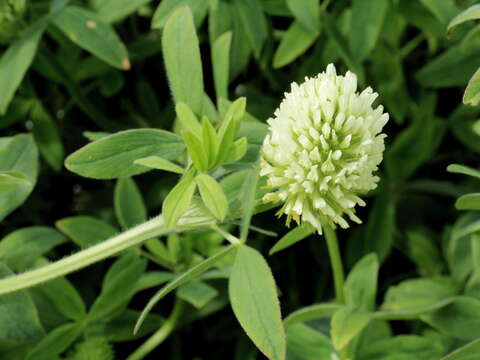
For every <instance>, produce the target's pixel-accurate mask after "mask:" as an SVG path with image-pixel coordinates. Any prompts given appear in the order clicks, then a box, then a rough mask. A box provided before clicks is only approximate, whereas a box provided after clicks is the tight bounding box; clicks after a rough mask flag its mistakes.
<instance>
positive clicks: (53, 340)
mask: <svg viewBox="0 0 480 360" xmlns="http://www.w3.org/2000/svg"><path fill="white" fill-rule="evenodd" d="M81 333H82V328H81V327H80V326H79V325H78V324H76V323H68V324H65V325H62V326H59V327H57V328H56V329H55V330H53V331H52V332H50V333H49V334H48V335H47V336H46V337H44V338H43V339H42V341H40V342H39V343H38V344H37V345H35V347H34V348H33V349H32V350H31V351H30V352H29V353H28V356H27V358H26V359H25V360H51V359H55V358H57V356H58V355H60V354H61V353H62V352H64V351H65V350H66V349H67V348H68V347H69V346H70V345H72V344H73V342H74V341H75V340H76V339H77V338H78V337H79V336H80V335H81Z"/></svg>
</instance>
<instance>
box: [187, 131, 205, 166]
mask: <svg viewBox="0 0 480 360" xmlns="http://www.w3.org/2000/svg"><path fill="white" fill-rule="evenodd" d="M182 137H183V141H184V142H185V145H186V146H187V150H188V155H189V156H190V158H191V159H192V162H193V164H194V165H195V168H196V169H197V170H198V171H201V172H203V171H206V170H207V168H208V154H207V153H206V152H205V149H204V147H203V144H202V141H201V140H200V139H199V138H198V137H197V136H196V135H195V134H194V133H193V132H191V131H182Z"/></svg>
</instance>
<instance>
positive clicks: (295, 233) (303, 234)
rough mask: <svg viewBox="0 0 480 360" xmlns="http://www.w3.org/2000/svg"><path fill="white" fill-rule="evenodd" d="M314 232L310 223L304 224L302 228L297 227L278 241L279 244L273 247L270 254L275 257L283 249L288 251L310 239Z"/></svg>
mask: <svg viewBox="0 0 480 360" xmlns="http://www.w3.org/2000/svg"><path fill="white" fill-rule="evenodd" d="M314 232H315V228H314V227H313V226H311V225H310V224H309V223H304V224H302V225H301V226H297V227H295V228H294V229H292V230H290V231H289V232H288V233H287V234H286V235H284V236H283V237H282V238H281V239H280V240H278V241H277V243H276V244H275V245H273V246H272V248H271V249H270V252H269V253H268V254H269V255H273V254H275V253H277V252H279V251H281V250H283V249H286V248H288V247H290V246H292V245H294V244H296V243H297V242H299V241H301V240H303V239H305V238H307V237H309V236H310V235H312V234H313V233H314Z"/></svg>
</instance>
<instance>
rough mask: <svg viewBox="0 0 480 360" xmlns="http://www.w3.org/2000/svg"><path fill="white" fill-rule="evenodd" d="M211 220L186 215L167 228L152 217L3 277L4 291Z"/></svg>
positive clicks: (0, 288) (0, 292) (1, 287)
mask: <svg viewBox="0 0 480 360" xmlns="http://www.w3.org/2000/svg"><path fill="white" fill-rule="evenodd" d="M181 221H182V219H181ZM210 224H211V220H210V219H209V218H202V217H193V218H185V220H183V221H182V223H181V224H180V225H178V226H176V227H174V228H167V227H166V226H165V225H164V223H163V217H162V216H161V215H160V216H157V217H155V218H153V219H152V220H149V221H147V222H145V223H143V224H141V225H138V226H135V227H133V228H131V229H130V230H127V231H125V232H123V233H121V234H119V235H117V236H114V237H112V238H110V239H108V240H105V241H103V242H101V243H99V244H97V245H94V246H92V247H90V248H88V249H85V250H82V251H80V252H78V253H76V254H73V255H70V256H68V257H66V258H63V259H61V260H59V261H56V262H54V263H51V264H48V265H46V266H42V267H40V268H37V269H34V270H30V271H27V272H26V273H23V274H20V275H16V276H11V277H7V278H4V279H0V295H3V294H8V293H11V292H14V291H18V290H22V289H26V288H29V287H31V286H34V285H38V284H40V283H43V282H46V281H48V280H51V279H54V278H56V277H59V276H63V275H67V274H69V273H71V272H73V271H76V270H79V269H82V268H84V267H86V266H88V265H91V264H93V263H95V262H97V261H100V260H103V259H105V258H107V257H109V256H112V255H115V254H117V253H119V252H121V251H122V250H125V249H127V248H129V247H131V246H135V245H138V244H140V243H142V242H143V241H145V240H147V239H151V238H153V237H156V236H161V235H164V234H168V233H172V232H181V231H185V230H187V229H191V228H196V227H203V226H206V225H210Z"/></svg>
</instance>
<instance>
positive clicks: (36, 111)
mask: <svg viewBox="0 0 480 360" xmlns="http://www.w3.org/2000/svg"><path fill="white" fill-rule="evenodd" d="M30 115H31V119H32V122H33V130H32V132H33V138H34V140H35V143H36V144H37V146H38V149H39V150H40V154H42V156H43V157H44V159H45V161H46V162H47V163H48V164H49V165H50V166H51V167H52V168H53V169H55V170H57V171H59V170H60V169H61V168H62V165H63V159H64V156H65V151H64V149H63V143H62V140H61V138H60V133H59V131H58V128H57V125H56V124H55V122H54V120H53V119H52V117H51V116H50V114H49V113H48V112H47V111H46V110H45V108H44V107H43V106H42V104H41V103H40V102H36V103H35V104H34V105H33V107H32V111H31V113H30Z"/></svg>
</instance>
